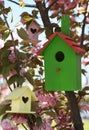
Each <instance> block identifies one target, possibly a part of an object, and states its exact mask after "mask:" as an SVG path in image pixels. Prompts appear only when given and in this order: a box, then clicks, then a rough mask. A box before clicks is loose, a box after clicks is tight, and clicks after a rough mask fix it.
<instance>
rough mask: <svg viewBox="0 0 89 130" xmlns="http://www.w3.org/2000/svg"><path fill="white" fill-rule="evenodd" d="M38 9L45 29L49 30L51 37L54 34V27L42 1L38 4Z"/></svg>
mask: <svg viewBox="0 0 89 130" xmlns="http://www.w3.org/2000/svg"><path fill="white" fill-rule="evenodd" d="M36 7H37V8H38V10H39V12H40V15H41V18H42V21H43V24H44V27H45V29H49V32H50V33H49V35H51V34H52V33H53V27H52V24H51V22H50V19H49V16H48V10H47V8H46V7H45V5H44V4H43V3H41V2H40V1H39V2H36ZM47 37H49V36H47Z"/></svg>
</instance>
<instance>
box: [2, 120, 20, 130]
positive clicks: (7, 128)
mask: <svg viewBox="0 0 89 130" xmlns="http://www.w3.org/2000/svg"><path fill="white" fill-rule="evenodd" d="M1 126H2V128H3V130H18V127H17V126H15V125H12V124H11V121H10V120H9V119H4V120H3V121H2V122H1Z"/></svg>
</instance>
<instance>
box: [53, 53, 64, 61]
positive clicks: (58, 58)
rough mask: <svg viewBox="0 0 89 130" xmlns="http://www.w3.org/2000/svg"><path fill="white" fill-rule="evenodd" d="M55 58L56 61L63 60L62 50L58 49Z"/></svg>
mask: <svg viewBox="0 0 89 130" xmlns="http://www.w3.org/2000/svg"><path fill="white" fill-rule="evenodd" d="M55 58H56V60H57V61H58V62H62V61H63V60H64V53H63V52H62V51H58V52H57V53H56V55H55Z"/></svg>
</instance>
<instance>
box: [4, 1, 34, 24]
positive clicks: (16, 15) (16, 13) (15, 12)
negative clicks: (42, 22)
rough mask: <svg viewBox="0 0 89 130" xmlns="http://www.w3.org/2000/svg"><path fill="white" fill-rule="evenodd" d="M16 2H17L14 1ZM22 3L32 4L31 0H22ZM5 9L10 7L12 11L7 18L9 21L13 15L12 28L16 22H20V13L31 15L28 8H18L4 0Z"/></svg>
mask: <svg viewBox="0 0 89 130" xmlns="http://www.w3.org/2000/svg"><path fill="white" fill-rule="evenodd" d="M14 1H17V2H18V0H14ZM24 2H26V3H28V4H34V2H33V0H24ZM5 7H11V9H12V13H10V14H9V18H8V20H9V21H10V20H11V17H12V14H13V23H12V26H14V24H16V23H17V22H19V21H20V14H21V13H22V12H25V11H26V12H29V13H31V9H30V8H26V7H20V6H18V5H16V4H14V3H12V2H9V1H8V0H5Z"/></svg>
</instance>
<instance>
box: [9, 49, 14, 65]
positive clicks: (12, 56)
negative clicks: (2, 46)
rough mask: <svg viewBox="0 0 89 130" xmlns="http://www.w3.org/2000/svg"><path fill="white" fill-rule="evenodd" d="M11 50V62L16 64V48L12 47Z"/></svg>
mask: <svg viewBox="0 0 89 130" xmlns="http://www.w3.org/2000/svg"><path fill="white" fill-rule="evenodd" d="M9 50H11V53H10V55H9V57H8V58H9V60H10V61H11V62H12V63H15V61H16V56H15V52H14V48H13V47H10V49H9Z"/></svg>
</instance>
